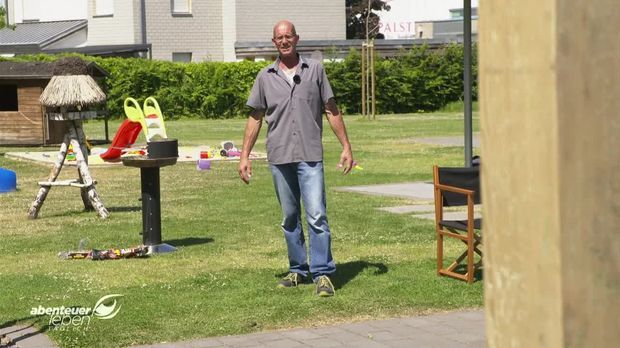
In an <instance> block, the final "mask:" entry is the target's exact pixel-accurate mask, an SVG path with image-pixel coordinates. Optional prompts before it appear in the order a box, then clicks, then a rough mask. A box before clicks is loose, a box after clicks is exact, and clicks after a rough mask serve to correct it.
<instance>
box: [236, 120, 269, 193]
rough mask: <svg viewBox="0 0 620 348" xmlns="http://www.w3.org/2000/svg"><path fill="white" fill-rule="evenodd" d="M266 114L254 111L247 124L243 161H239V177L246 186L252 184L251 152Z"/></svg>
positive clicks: (242, 151)
mask: <svg viewBox="0 0 620 348" xmlns="http://www.w3.org/2000/svg"><path fill="white" fill-rule="evenodd" d="M264 116H265V113H264V112H263V111H260V110H252V112H251V113H250V117H248V122H247V123H246V124H245V134H244V136H243V148H242V150H241V159H240V161H239V177H241V180H243V182H245V183H246V184H249V183H250V177H251V176H252V162H251V161H250V152H251V151H252V148H253V147H254V144H256V139H258V134H259V133H260V127H261V125H262V124H263V117H264Z"/></svg>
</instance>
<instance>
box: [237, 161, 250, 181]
mask: <svg viewBox="0 0 620 348" xmlns="http://www.w3.org/2000/svg"><path fill="white" fill-rule="evenodd" d="M239 177H240V178H241V180H243V182H244V183H246V184H249V183H250V178H251V177H252V161H250V160H249V159H248V158H241V160H240V161H239Z"/></svg>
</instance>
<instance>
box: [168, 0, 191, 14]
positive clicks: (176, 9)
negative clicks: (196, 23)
mask: <svg viewBox="0 0 620 348" xmlns="http://www.w3.org/2000/svg"><path fill="white" fill-rule="evenodd" d="M190 13H192V0H172V14H190Z"/></svg>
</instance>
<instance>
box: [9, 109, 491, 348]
mask: <svg viewBox="0 0 620 348" xmlns="http://www.w3.org/2000/svg"><path fill="white" fill-rule="evenodd" d="M346 123H347V127H348V131H349V136H350V138H351V142H352V144H353V150H354V156H355V158H356V160H357V161H358V162H359V164H360V166H362V167H363V170H361V171H355V172H354V173H352V174H351V175H348V176H343V175H341V174H340V172H339V170H338V168H336V164H337V162H338V158H339V154H340V145H339V143H338V141H337V139H336V138H335V137H334V135H333V133H332V132H331V130H329V126H328V124H327V123H325V130H324V145H325V171H326V184H327V195H328V215H329V222H330V225H331V229H332V236H333V245H332V248H333V254H334V258H335V260H336V264H337V268H338V271H337V275H336V276H335V277H334V283H335V286H336V296H335V297H333V298H327V299H325V298H319V297H317V296H315V295H314V288H313V286H312V285H303V286H300V287H298V288H295V289H286V290H282V289H276V287H275V285H276V282H277V280H278V279H279V277H281V276H282V275H283V274H284V273H285V272H286V271H287V257H286V246H285V243H284V238H283V236H282V232H281V231H280V228H279V222H280V219H281V217H280V211H279V207H278V204H277V201H276V198H275V195H274V193H273V186H272V182H271V175H270V172H269V170H268V166H267V164H266V162H264V161H254V162H253V176H252V182H251V184H250V185H245V184H243V183H242V182H241V180H239V178H238V175H237V167H236V163H220V162H216V163H213V165H212V169H211V170H210V171H197V170H196V168H195V164H194V163H178V164H177V165H175V166H171V167H165V168H162V170H161V206H162V235H163V239H164V241H165V242H167V243H169V244H172V245H175V246H177V248H178V251H177V252H174V253H170V254H162V255H155V256H152V257H149V258H145V259H125V260H114V261H90V260H61V259H59V258H58V256H57V254H58V252H60V251H65V250H75V249H76V248H77V247H78V244H79V243H80V241H81V240H84V241H86V243H87V244H86V246H87V247H89V248H97V249H105V248H112V247H130V246H135V245H138V244H140V243H141V241H142V238H141V236H140V235H139V231H140V230H141V226H142V220H141V212H140V208H141V203H140V202H139V200H138V199H139V198H140V174H139V170H138V169H136V168H126V167H123V166H112V167H91V173H92V175H93V177H94V178H95V179H97V181H98V185H97V190H98V193H99V194H100V196H101V198H102V200H103V202H104V204H105V205H106V207H107V208H108V210H109V211H110V213H111V215H110V218H109V219H107V220H101V219H100V218H99V217H98V215H97V214H96V213H94V212H83V211H82V209H83V206H82V202H81V199H80V197H79V191H78V190H77V189H73V188H54V189H52V191H51V192H50V194H49V195H48V197H47V200H46V202H45V204H44V206H43V208H42V210H41V213H40V217H39V219H37V220H28V219H27V216H26V212H27V210H28V207H29V205H30V204H31V202H32V200H33V199H34V197H35V195H36V193H37V190H38V186H37V184H36V183H37V181H40V180H43V179H45V178H46V177H47V175H48V173H49V167H47V166H44V165H41V164H36V163H33V162H27V161H16V160H12V159H8V158H5V157H3V156H2V157H0V167H3V168H8V169H11V170H14V171H15V172H16V173H17V176H18V191H17V192H13V193H9V194H3V195H0V226H1V227H0V325H3V326H6V325H9V324H13V323H23V324H28V323H34V324H35V325H36V326H37V327H38V328H39V329H41V330H43V331H45V332H46V334H48V335H49V336H50V337H51V338H52V339H53V340H55V341H56V342H57V343H58V344H59V345H60V346H63V347H87V346H91V347H92V346H105V347H109V346H128V345H132V344H144V343H154V342H174V341H179V340H188V339H194V338H200V337H208V336H216V335H230V334H243V333H250V332H257V331H263V330H274V329H284V328H293V327H307V326H316V325H330V324H333V323H338V322H352V321H359V320H363V319H369V318H388V317H398V316H404V315H414V314H418V313H428V312H434V311H443V310H453V309H459V308H472V307H480V306H482V282H476V283H474V284H473V285H467V284H466V283H464V282H461V281H458V280H454V279H449V278H444V277H438V276H437V275H436V273H435V259H436V258H435V247H436V243H435V233H434V226H433V221H431V220H422V219H418V218H415V217H413V216H412V215H407V214H405V215H397V214H390V213H386V212H382V211H379V210H377V209H376V208H379V207H389V206H396V205H403V204H411V203H412V202H410V201H407V200H403V199H397V198H389V197H378V196H366V195H360V194H355V193H347V192H338V191H335V190H334V188H335V187H337V186H351V185H367V184H384V183H396V182H408V181H422V180H426V181H430V180H431V178H432V171H431V168H432V165H433V164H435V163H437V164H441V165H454V166H459V165H462V163H463V149H462V147H440V146H433V145H425V144H420V143H416V142H415V141H414V139H415V138H416V137H428V136H448V135H453V136H461V135H462V132H463V120H462V116H460V115H458V114H414V115H391V116H379V117H378V118H377V120H375V121H368V120H366V119H363V118H360V117H358V116H348V117H346ZM118 124H120V122H118V121H116V122H111V124H110V132H111V137H112V136H113V135H114V132H115V131H116V129H117V127H118ZM244 124H245V120H241V119H236V120H200V121H199V120H180V121H174V122H168V123H167V130H168V135H169V136H170V137H175V138H178V139H179V143H180V145H211V146H213V145H216V144H219V143H220V142H221V141H223V140H233V141H234V142H235V143H236V144H241V141H242V136H243V128H244ZM477 127H478V122H477V119H475V129H477ZM85 128H86V132H87V135H88V136H90V137H94V138H97V137H100V136H101V134H102V129H103V125H102V124H101V123H100V122H90V123H88V124H86V127H85ZM265 131H266V127H263V131H262V133H261V135H260V137H259V142H258V144H257V145H256V147H255V150H256V151H264V149H265V145H264V133H265ZM140 141H143V139H142V138H141V139H139V140H138V142H140ZM15 150H19V149H16V148H7V147H5V148H0V152H8V151H15ZM28 150H29V151H39V150H42V149H41V148H29V149H28ZM45 150H48V151H49V148H46V149H45ZM76 175H77V174H76V169H75V167H65V168H64V169H63V171H62V173H61V177H62V178H74V177H76ZM459 248H460V246H459V245H457V244H451V245H450V246H449V247H448V248H447V249H448V252H449V253H452V254H457V253H458V252H459ZM109 294H121V295H123V297H122V298H120V299H119V300H118V301H119V304H121V306H122V307H121V309H120V311H119V313H118V315H117V316H116V317H114V318H112V319H109V320H99V319H96V318H93V319H92V321H91V323H90V325H89V326H88V328H87V329H86V328H85V327H84V326H76V327H74V328H71V329H67V330H58V329H54V327H53V326H49V320H50V316H45V315H43V316H33V315H31V314H30V311H31V309H32V308H33V307H38V306H43V307H60V306H65V307H70V306H78V307H93V306H94V304H95V302H96V301H97V300H98V299H99V298H101V297H103V296H105V295H109Z"/></svg>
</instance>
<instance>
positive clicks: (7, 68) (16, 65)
mask: <svg viewBox="0 0 620 348" xmlns="http://www.w3.org/2000/svg"><path fill="white" fill-rule="evenodd" d="M87 67H88V71H89V74H90V75H91V76H94V77H104V76H108V75H109V74H108V72H107V71H105V70H104V69H103V68H102V67H100V66H99V65H97V63H95V62H90V63H88V64H87ZM53 75H54V63H53V62H0V80H48V79H51V78H52V76H53Z"/></svg>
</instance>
